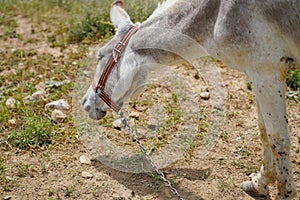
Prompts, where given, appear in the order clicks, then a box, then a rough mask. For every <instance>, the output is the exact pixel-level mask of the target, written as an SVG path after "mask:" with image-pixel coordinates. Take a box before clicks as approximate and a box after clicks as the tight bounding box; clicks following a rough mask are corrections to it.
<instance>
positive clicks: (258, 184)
mask: <svg viewBox="0 0 300 200" xmlns="http://www.w3.org/2000/svg"><path fill="white" fill-rule="evenodd" d="M257 102H258V101H257ZM257 112H258V126H259V130H260V135H261V140H262V146H263V160H264V161H263V164H262V166H261V168H260V172H259V173H257V174H256V175H254V176H252V177H251V178H252V180H251V181H245V182H243V183H242V185H241V187H242V189H243V190H244V191H245V192H246V193H247V194H249V195H250V196H252V197H267V196H269V189H268V185H269V184H272V183H274V182H275V180H276V178H275V177H276V168H275V162H274V154H273V151H272V148H271V146H270V143H269V139H268V135H267V131H266V126H265V122H264V120H263V116H262V113H261V110H260V106H259V104H257Z"/></svg>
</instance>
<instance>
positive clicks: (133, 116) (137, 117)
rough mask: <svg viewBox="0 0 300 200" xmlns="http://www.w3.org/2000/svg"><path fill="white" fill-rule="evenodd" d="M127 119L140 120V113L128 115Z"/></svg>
mask: <svg viewBox="0 0 300 200" xmlns="http://www.w3.org/2000/svg"><path fill="white" fill-rule="evenodd" d="M129 117H131V118H134V119H139V118H140V113H139V112H131V113H130V114H129Z"/></svg>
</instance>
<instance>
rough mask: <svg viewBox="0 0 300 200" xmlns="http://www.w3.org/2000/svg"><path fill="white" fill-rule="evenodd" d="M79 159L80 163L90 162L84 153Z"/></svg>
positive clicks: (88, 163)
mask: <svg viewBox="0 0 300 200" xmlns="http://www.w3.org/2000/svg"><path fill="white" fill-rule="evenodd" d="M79 161H80V163H81V164H87V165H90V164H92V162H91V160H90V159H89V158H88V157H87V156H85V155H83V156H80V158H79Z"/></svg>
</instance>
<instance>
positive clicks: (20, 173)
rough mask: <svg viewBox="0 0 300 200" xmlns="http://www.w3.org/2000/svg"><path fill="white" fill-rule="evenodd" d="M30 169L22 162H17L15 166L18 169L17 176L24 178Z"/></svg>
mask: <svg viewBox="0 0 300 200" xmlns="http://www.w3.org/2000/svg"><path fill="white" fill-rule="evenodd" d="M30 167H31V166H30V165H29V164H24V163H22V162H19V163H18V165H17V169H18V173H17V176H19V177H26V176H27V175H28V174H29V171H30Z"/></svg>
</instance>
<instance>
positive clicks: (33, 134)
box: [8, 116, 55, 149]
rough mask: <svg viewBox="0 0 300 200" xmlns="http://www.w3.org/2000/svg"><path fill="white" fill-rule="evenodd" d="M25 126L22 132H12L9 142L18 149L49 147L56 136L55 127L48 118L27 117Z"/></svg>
mask: <svg viewBox="0 0 300 200" xmlns="http://www.w3.org/2000/svg"><path fill="white" fill-rule="evenodd" d="M24 121H25V125H24V126H23V127H22V128H21V129H20V130H14V131H12V132H11V133H10V134H9V136H8V142H9V143H10V144H11V145H12V146H14V147H17V148H20V149H28V148H41V147H43V146H44V145H49V144H51V143H52V141H53V137H54V136H55V133H54V129H55V125H54V124H53V123H51V121H50V120H49V119H48V118H46V117H35V116H34V117H25V119H24Z"/></svg>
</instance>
